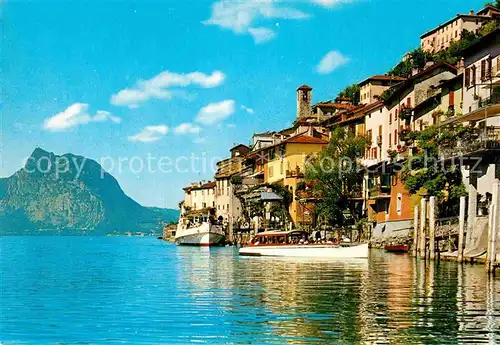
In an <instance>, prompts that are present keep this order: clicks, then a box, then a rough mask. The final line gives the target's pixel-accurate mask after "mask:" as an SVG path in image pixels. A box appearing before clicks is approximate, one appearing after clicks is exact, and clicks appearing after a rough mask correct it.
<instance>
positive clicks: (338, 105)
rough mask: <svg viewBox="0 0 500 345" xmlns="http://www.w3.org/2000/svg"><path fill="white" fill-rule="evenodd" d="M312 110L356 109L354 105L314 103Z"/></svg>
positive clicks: (329, 102)
mask: <svg viewBox="0 0 500 345" xmlns="http://www.w3.org/2000/svg"><path fill="white" fill-rule="evenodd" d="M313 108H335V109H348V110H351V109H354V108H356V106H355V105H353V104H347V103H333V102H331V101H328V102H321V103H316V104H315V105H313Z"/></svg>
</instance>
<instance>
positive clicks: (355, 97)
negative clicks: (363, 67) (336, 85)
mask: <svg viewBox="0 0 500 345" xmlns="http://www.w3.org/2000/svg"><path fill="white" fill-rule="evenodd" d="M338 97H340V98H349V99H350V100H351V102H352V104H354V105H358V104H359V100H360V87H359V85H358V84H352V85H349V86H346V88H345V89H344V90H342V91H340V92H339V95H338Z"/></svg>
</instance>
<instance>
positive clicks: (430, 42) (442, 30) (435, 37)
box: [420, 5, 500, 53]
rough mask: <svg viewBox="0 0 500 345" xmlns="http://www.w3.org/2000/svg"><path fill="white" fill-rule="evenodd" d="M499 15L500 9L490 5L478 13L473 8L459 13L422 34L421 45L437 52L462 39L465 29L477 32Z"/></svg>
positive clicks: (425, 49) (429, 50)
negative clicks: (467, 11) (465, 12)
mask: <svg viewBox="0 0 500 345" xmlns="http://www.w3.org/2000/svg"><path fill="white" fill-rule="evenodd" d="M499 17H500V10H499V9H498V8H496V7H494V6H490V5H488V6H486V7H485V8H484V9H482V10H481V11H479V12H477V13H474V11H473V10H471V11H470V13H469V14H457V15H456V17H454V18H452V19H450V20H448V21H446V22H445V23H443V24H440V25H438V26H437V27H435V28H434V29H432V30H429V31H427V32H426V33H424V34H423V35H422V36H420V46H421V48H422V49H423V50H424V51H426V52H430V53H437V52H439V51H441V50H444V49H446V48H448V47H449V46H450V45H451V43H452V42H453V41H458V40H460V38H461V37H462V31H463V30H467V31H470V32H474V33H477V32H478V31H479V29H480V28H481V26H482V25H484V24H485V23H487V22H489V21H491V20H496V19H497V18H499Z"/></svg>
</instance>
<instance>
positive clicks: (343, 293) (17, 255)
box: [0, 237, 500, 345]
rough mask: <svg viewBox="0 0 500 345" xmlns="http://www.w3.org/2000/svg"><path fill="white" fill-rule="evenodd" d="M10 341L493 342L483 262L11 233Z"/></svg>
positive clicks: (4, 244) (5, 329) (7, 263)
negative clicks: (302, 256)
mask: <svg viewBox="0 0 500 345" xmlns="http://www.w3.org/2000/svg"><path fill="white" fill-rule="evenodd" d="M0 246H1V248H0V249H1V252H0V258H1V263H2V265H1V271H0V279H1V305H0V340H1V341H2V343H4V344H9V343H42V344H45V343H57V342H61V343H65V344H68V343H73V344H78V343H89V342H90V343H141V344H158V343H164V344H187V343H205V344H284V343H289V344H308V345H310V344H332V343H346V344H348V343H370V344H371V343H381V344H383V343H390V344H418V343H422V344H423V343H432V344H445V343H453V344H459V343H461V344H477V343H490V344H493V343H495V342H496V341H498V340H499V338H500V322H499V319H500V302H499V301H500V296H499V289H500V281H499V280H488V279H487V277H486V275H485V273H484V270H483V268H482V267H471V266H463V267H461V266H458V265H456V264H455V263H452V262H441V263H439V264H434V263H433V264H431V265H429V264H427V267H425V263H423V262H420V261H419V262H415V261H413V260H411V259H410V258H408V257H407V256H401V255H390V254H386V253H383V252H380V251H372V253H371V257H370V259H369V260H367V261H357V262H354V263H344V262H329V261H314V262H313V261H310V260H294V259H271V258H240V257H238V256H237V255H236V251H235V250H233V248H213V249H208V248H192V247H176V246H173V245H170V244H167V243H164V242H162V241H158V240H156V239H153V238H129V237H101V238H97V237H3V238H0Z"/></svg>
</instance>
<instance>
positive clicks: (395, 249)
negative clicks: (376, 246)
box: [384, 244, 409, 253]
mask: <svg viewBox="0 0 500 345" xmlns="http://www.w3.org/2000/svg"><path fill="white" fill-rule="evenodd" d="M384 249H385V250H386V251H388V252H390V253H408V250H409V248H408V246H407V245H405V244H397V245H393V244H388V245H386V246H385V247H384Z"/></svg>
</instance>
